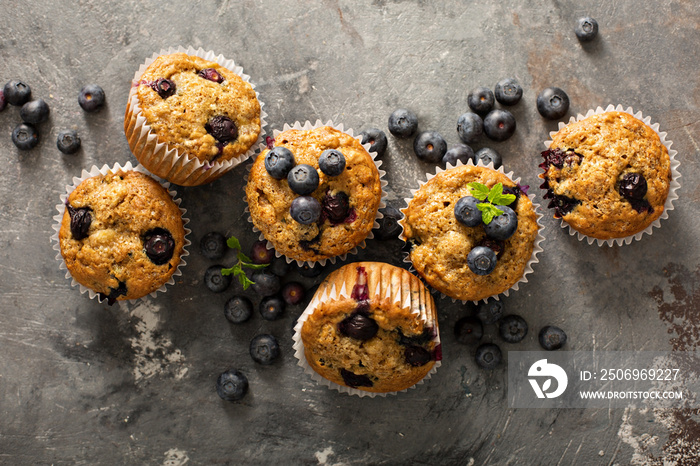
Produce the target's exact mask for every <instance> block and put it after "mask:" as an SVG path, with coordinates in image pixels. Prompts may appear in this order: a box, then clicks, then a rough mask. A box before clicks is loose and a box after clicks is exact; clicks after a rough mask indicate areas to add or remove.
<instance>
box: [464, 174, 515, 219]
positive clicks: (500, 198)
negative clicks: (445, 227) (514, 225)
mask: <svg viewBox="0 0 700 466" xmlns="http://www.w3.org/2000/svg"><path fill="white" fill-rule="evenodd" d="M467 187H468V188H469V192H470V193H471V195H472V196H474V197H475V198H477V199H478V200H480V201H484V202H480V203H478V204H477V205H476V207H477V209H479V210H480V211H481V219H482V220H483V222H484V223H485V224H486V225H488V224H489V223H491V220H493V219H494V217H498V216H499V215H501V214H502V213H503V211H502V210H501V209H499V208H498V207H497V206H507V205H508V204H511V203H512V202H513V201H514V200H515V194H503V183H496V184H495V185H494V186H493V187H492V188H491V189H489V187H488V186H486V185H485V184H482V183H478V182H476V181H474V182H472V183H467Z"/></svg>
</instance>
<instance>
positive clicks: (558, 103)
mask: <svg viewBox="0 0 700 466" xmlns="http://www.w3.org/2000/svg"><path fill="white" fill-rule="evenodd" d="M537 111H538V112H540V115H542V116H543V117H544V118H547V119H548V120H558V119H560V118H561V117H563V116H564V115H566V112H568V111H569V96H568V95H566V92H564V91H563V90H561V89H559V88H558V87H548V88H547V89H545V90H543V91H542V92H540V95H538V96H537Z"/></svg>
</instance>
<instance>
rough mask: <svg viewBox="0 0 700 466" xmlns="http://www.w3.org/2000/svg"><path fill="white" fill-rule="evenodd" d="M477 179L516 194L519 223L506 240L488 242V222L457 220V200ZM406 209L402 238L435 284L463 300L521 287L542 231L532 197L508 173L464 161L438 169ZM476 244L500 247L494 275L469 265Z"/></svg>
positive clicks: (416, 265) (414, 261)
mask: <svg viewBox="0 0 700 466" xmlns="http://www.w3.org/2000/svg"><path fill="white" fill-rule="evenodd" d="M471 182H478V183H481V184H484V185H486V186H487V187H489V188H491V187H493V186H494V185H496V184H497V183H502V184H503V186H504V188H509V189H512V190H513V193H515V194H516V196H517V198H516V204H515V208H514V211H515V213H516V215H517V218H518V226H517V229H516V231H515V233H514V234H513V235H512V236H511V237H509V238H508V239H506V240H505V241H502V242H495V243H494V242H491V243H488V238H487V236H486V233H485V231H484V228H483V226H482V225H479V226H476V227H468V226H466V225H463V224H462V223H460V222H458V221H457V220H456V218H455V214H454V207H455V204H456V203H457V201H458V200H459V199H461V198H462V197H465V196H469V195H470V191H469V188H468V186H467V183H471ZM511 207H512V205H511ZM402 212H403V214H404V218H403V219H402V220H401V221H400V223H401V226H402V227H403V233H402V239H404V241H407V242H408V243H409V244H410V245H411V246H412V247H411V251H410V253H409V258H410V260H411V262H412V264H413V267H414V268H415V269H416V271H417V272H418V274H420V276H421V277H423V278H424V279H425V281H426V282H428V284H429V285H430V286H432V287H433V288H435V289H437V290H438V291H440V292H441V293H443V294H445V295H447V296H449V297H451V298H454V299H460V300H463V301H479V300H481V299H486V298H488V297H489V296H494V295H497V294H499V293H503V292H504V291H506V290H508V289H510V288H511V287H512V286H513V285H515V284H516V283H517V282H518V281H519V280H520V279H521V278H522V276H523V274H524V272H525V269H526V266H527V263H528V261H529V260H530V258H531V257H532V252H533V250H534V247H535V239H536V238H537V233H538V230H539V226H538V224H537V214H536V213H535V210H534V207H533V205H532V201H530V199H529V198H528V197H527V196H526V195H524V194H522V193H521V191H520V188H519V186H517V185H516V184H515V183H514V182H513V181H512V180H511V179H510V178H508V177H507V176H506V175H504V174H503V173H500V172H498V171H496V170H492V169H490V168H486V167H482V166H473V165H462V166H458V167H455V168H451V169H449V170H446V171H444V172H441V173H438V174H437V175H436V176H435V177H434V178H432V179H430V180H429V181H428V182H427V183H425V184H424V185H423V186H421V187H420V189H418V191H417V192H416V193H415V195H414V196H413V198H412V199H411V200H410V201H409V203H408V206H407V207H406V208H404V209H402ZM496 243H497V244H498V246H497V245H496ZM476 246H489V247H492V249H494V251H496V250H497V249H500V252H498V251H497V252H498V256H497V257H498V259H497V264H496V267H495V269H494V270H493V271H492V272H491V273H489V274H488V275H477V274H475V273H474V272H472V271H471V269H470V268H469V266H468V265H467V256H468V255H469V252H470V251H471V250H472V249H473V248H474V247H476Z"/></svg>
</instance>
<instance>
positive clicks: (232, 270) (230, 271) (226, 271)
mask: <svg viewBox="0 0 700 466" xmlns="http://www.w3.org/2000/svg"><path fill="white" fill-rule="evenodd" d="M240 268H241V267H240V266H239V265H238V264H236V265H234V266H233V267H229V268H228V269H221V275H231V274H236V271H237V270H240Z"/></svg>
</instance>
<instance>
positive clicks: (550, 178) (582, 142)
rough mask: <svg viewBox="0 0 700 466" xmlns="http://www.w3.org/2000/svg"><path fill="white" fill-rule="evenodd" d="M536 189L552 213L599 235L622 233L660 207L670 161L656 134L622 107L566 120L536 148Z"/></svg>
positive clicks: (640, 226) (646, 222)
mask: <svg viewBox="0 0 700 466" xmlns="http://www.w3.org/2000/svg"><path fill="white" fill-rule="evenodd" d="M542 157H543V158H544V162H543V163H542V164H540V167H541V168H542V169H543V170H544V173H542V174H540V178H542V179H543V180H544V183H542V186H541V188H543V189H545V190H546V193H545V195H544V198H545V199H549V200H550V202H549V207H550V208H551V209H553V211H554V217H555V218H562V219H563V220H564V221H565V222H566V223H568V225H569V226H570V227H571V228H573V229H574V230H576V231H578V232H579V233H581V234H583V235H586V236H588V237H591V238H596V239H599V240H608V239H614V238H624V237H628V236H630V235H634V234H636V233H639V232H641V231H643V230H644V229H646V228H647V227H649V226H650V225H651V224H652V222H654V221H655V220H656V219H658V218H659V217H660V216H661V214H662V213H663V212H664V204H665V202H666V198H667V196H668V194H669V187H670V184H671V178H672V174H671V162H670V158H669V154H668V150H667V148H666V146H664V144H662V142H661V140H660V138H659V135H658V134H657V133H656V132H655V131H654V130H653V129H652V128H650V127H649V126H648V125H647V124H645V123H644V122H643V121H641V120H639V119H637V118H635V117H634V116H632V115H630V114H629V113H626V112H621V111H608V112H604V113H599V114H594V115H592V116H589V117H588V118H584V119H582V120H579V121H576V122H573V123H570V124H568V125H566V126H564V127H563V128H562V129H560V130H559V131H558V132H557V133H556V134H554V135H553V137H552V143H551V144H550V146H549V148H548V149H547V150H546V151H544V152H542Z"/></svg>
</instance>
